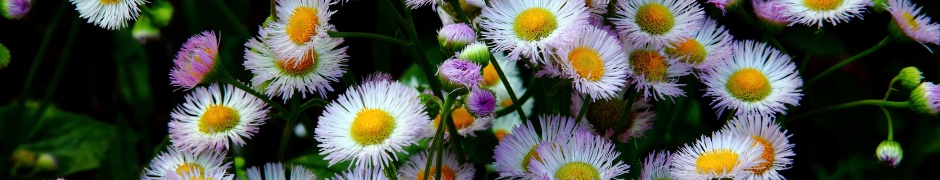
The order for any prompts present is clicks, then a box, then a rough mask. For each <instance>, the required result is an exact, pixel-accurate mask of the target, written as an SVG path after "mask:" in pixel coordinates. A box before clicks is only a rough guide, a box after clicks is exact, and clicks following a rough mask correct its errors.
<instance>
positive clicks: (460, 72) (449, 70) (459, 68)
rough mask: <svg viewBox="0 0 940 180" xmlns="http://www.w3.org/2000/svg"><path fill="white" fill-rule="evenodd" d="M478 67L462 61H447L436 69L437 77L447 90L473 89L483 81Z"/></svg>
mask: <svg viewBox="0 0 940 180" xmlns="http://www.w3.org/2000/svg"><path fill="white" fill-rule="evenodd" d="M480 69H481V67H480V65H478V64H474V63H473V62H470V61H468V60H463V59H449V60H447V61H444V63H442V64H441V66H440V67H438V69H437V75H438V77H439V78H440V80H441V82H442V83H443V84H444V85H445V88H446V89H447V90H453V89H457V88H459V87H474V86H476V85H478V84H479V83H480V81H482V80H483V76H482V75H480Z"/></svg>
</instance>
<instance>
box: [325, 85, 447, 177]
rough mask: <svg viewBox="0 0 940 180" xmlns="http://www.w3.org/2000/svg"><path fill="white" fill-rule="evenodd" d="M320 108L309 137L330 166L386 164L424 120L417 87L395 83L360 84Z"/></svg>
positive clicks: (418, 131) (419, 130)
mask: <svg viewBox="0 0 940 180" xmlns="http://www.w3.org/2000/svg"><path fill="white" fill-rule="evenodd" d="M325 108H326V110H325V111H324V112H323V115H322V116H320V118H319V119H320V120H319V121H318V122H317V123H318V125H317V127H316V130H315V132H314V134H315V135H314V138H315V139H316V140H317V141H319V142H323V143H322V144H320V145H319V147H320V154H323V155H326V157H325V158H324V159H325V160H329V162H330V165H334V164H336V163H338V162H340V161H345V160H352V164H354V165H358V166H386V165H387V164H388V163H391V162H392V161H394V160H395V159H396V158H397V156H393V154H394V153H396V152H399V151H403V150H402V147H405V146H409V145H412V144H415V143H416V142H417V140H418V138H420V137H419V136H420V135H422V134H424V133H425V132H423V130H424V129H426V127H425V126H427V124H429V123H430V122H429V121H428V115H427V114H426V113H425V112H424V107H423V106H422V105H421V101H420V99H419V98H418V91H417V90H415V89H413V88H410V87H408V86H405V85H404V84H401V83H399V82H391V81H372V82H363V83H362V84H360V85H359V86H356V87H351V88H349V89H347V90H346V93H345V94H342V95H340V96H339V98H337V99H336V100H334V101H333V102H331V103H330V104H329V105H327V106H326V107H325ZM390 153H391V154H390Z"/></svg>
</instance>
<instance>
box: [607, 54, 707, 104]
mask: <svg viewBox="0 0 940 180" xmlns="http://www.w3.org/2000/svg"><path fill="white" fill-rule="evenodd" d="M623 47H624V52H626V53H627V58H628V60H627V69H628V73H630V75H631V76H630V78H629V81H630V83H629V84H635V86H634V87H636V91H637V92H643V97H644V98H653V99H655V100H660V99H666V98H674V97H678V96H685V92H684V91H682V89H681V88H679V87H682V86H685V84H679V77H681V76H685V75H688V74H689V73H691V71H690V70H691V69H692V65H690V64H686V63H683V62H682V60H681V58H679V57H672V56H666V55H665V54H663V49H662V48H656V47H655V46H652V45H645V46H640V47H635V46H633V45H631V44H630V43H629V41H625V42H624V46H623Z"/></svg>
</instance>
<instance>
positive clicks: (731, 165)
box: [670, 132, 763, 179]
mask: <svg viewBox="0 0 940 180" xmlns="http://www.w3.org/2000/svg"><path fill="white" fill-rule="evenodd" d="M754 143H756V142H755V141H754V139H752V138H751V137H749V136H739V135H737V134H733V133H724V132H714V133H712V136H711V137H706V136H704V135H703V136H702V137H701V138H699V139H698V140H697V141H696V142H695V144H694V145H692V146H689V145H688V144H686V145H685V146H684V147H682V148H681V149H679V151H678V152H676V153H675V154H674V155H673V156H672V168H671V170H670V174H672V177H675V178H676V179H713V178H719V179H720V178H743V177H744V175H745V174H747V173H749V172H747V171H745V170H746V169H748V168H751V167H754V166H755V165H758V164H759V163H761V162H763V161H762V160H761V159H760V157H761V152H763V148H761V147H754Z"/></svg>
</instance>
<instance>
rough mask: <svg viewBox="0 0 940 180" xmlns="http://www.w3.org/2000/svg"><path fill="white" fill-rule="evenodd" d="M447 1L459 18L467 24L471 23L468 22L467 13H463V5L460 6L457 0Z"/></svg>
mask: <svg viewBox="0 0 940 180" xmlns="http://www.w3.org/2000/svg"><path fill="white" fill-rule="evenodd" d="M447 3H450V7H451V9H454V11H456V12H457V16H459V17H460V20H462V21H463V22H464V23H467V24H471V23H472V22H470V18H469V17H467V14H464V12H463V7H460V1H459V0H447Z"/></svg>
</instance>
